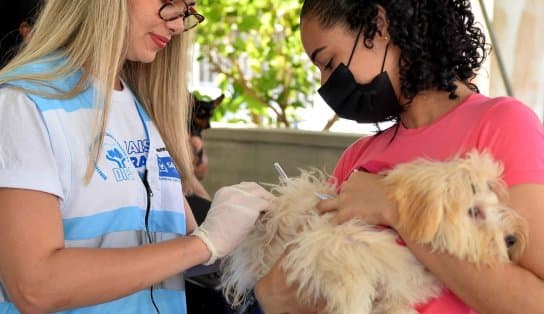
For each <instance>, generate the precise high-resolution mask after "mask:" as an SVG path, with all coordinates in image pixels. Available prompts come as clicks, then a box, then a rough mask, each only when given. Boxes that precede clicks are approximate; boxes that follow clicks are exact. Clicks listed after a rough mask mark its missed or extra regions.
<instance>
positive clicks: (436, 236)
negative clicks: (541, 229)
mask: <svg viewBox="0 0 544 314" xmlns="http://www.w3.org/2000/svg"><path fill="white" fill-rule="evenodd" d="M501 173H502V168H501V166H500V165H499V164H498V163H497V162H495V161H494V160H493V159H492V158H491V157H490V156H489V155H488V154H485V153H482V154H480V153H476V152H472V153H469V154H467V156H466V157H465V158H454V159H452V160H449V161H445V162H433V161H428V160H416V161H414V162H410V163H405V164H400V165H398V166H396V167H395V168H394V169H392V170H390V171H388V172H386V173H384V174H385V176H384V178H383V179H382V180H383V181H384V185H385V187H386V192H387V194H388V196H389V198H390V200H391V201H393V203H394V204H395V205H396V206H397V209H398V211H399V223H398V226H397V227H398V229H399V231H401V234H403V235H406V236H407V237H409V238H410V239H411V240H413V241H416V242H418V243H421V244H427V245H430V247H431V248H432V249H433V250H434V251H438V252H447V253H449V254H452V255H454V256H456V257H458V258H460V259H463V260H466V261H469V262H472V263H476V264H477V265H478V266H479V267H493V264H495V263H506V262H509V261H510V260H515V259H516V258H518V257H519V256H520V255H521V253H522V251H523V249H524V247H525V239H526V236H525V234H526V229H525V228H526V226H525V223H524V221H523V219H522V218H521V217H520V216H518V215H517V214H516V212H515V211H514V210H512V209H510V208H508V206H506V205H505V203H504V202H505V199H504V197H505V196H506V192H505V188H504V185H503V183H502V182H501V179H500V176H501ZM273 190H274V191H275V192H276V194H277V198H276V200H275V202H274V204H273V208H272V209H271V210H269V211H268V212H267V213H266V214H265V215H264V216H263V217H262V218H261V219H260V220H259V221H258V222H257V224H256V227H255V228H254V230H253V231H252V232H251V233H250V234H249V236H248V237H247V239H246V240H245V241H244V242H242V244H241V245H240V246H238V247H237V248H236V249H235V250H234V251H233V252H232V253H231V254H230V255H229V256H228V257H227V258H226V259H225V261H224V264H223V275H222V287H223V291H224V293H225V295H226V297H227V299H228V300H229V301H230V302H231V303H232V304H233V305H234V306H237V305H240V304H242V303H244V302H245V298H246V296H247V294H248V293H250V291H251V289H253V287H254V286H255V284H256V282H257V281H258V280H259V279H260V278H261V277H263V276H264V275H265V274H266V273H267V272H268V271H269V270H270V268H271V267H272V265H273V264H274V263H275V262H276V261H277V259H278V258H279V256H280V255H282V253H284V251H285V250H286V248H287V247H289V250H288V253H287V255H286V256H285V258H284V259H283V261H282V264H281V265H282V267H283V268H284V270H285V271H286V273H287V282H288V284H290V285H291V284H295V285H296V286H297V288H298V289H297V297H298V298H299V299H300V300H301V301H302V302H305V303H307V304H317V303H318V302H319V303H320V304H325V308H324V312H325V313H330V314H354V313H355V314H357V313H364V314H366V313H368V314H370V313H372V314H377V313H384V314H385V313H398V314H401V313H402V314H406V313H417V312H416V311H415V310H414V309H413V308H414V305H416V304H424V303H426V301H428V300H429V299H431V298H433V297H436V296H438V295H439V294H440V293H441V291H442V286H441V285H440V283H439V282H438V281H437V280H436V279H435V278H434V277H433V275H432V274H431V273H430V272H428V271H427V270H426V269H425V267H424V266H423V265H422V264H420V263H419V262H418V261H417V260H416V258H415V257H414V256H413V255H412V254H411V252H410V251H409V250H408V248H407V247H405V246H401V245H399V244H398V243H397V240H398V239H397V233H396V232H394V231H392V230H390V229H384V228H377V227H376V226H371V225H368V224H365V223H364V222H363V221H361V220H357V219H355V220H351V221H348V222H346V223H344V224H341V225H333V224H332V223H331V222H330V221H329V220H330V217H331V215H332V214H330V213H329V214H326V215H322V216H320V215H319V214H318V213H317V212H316V210H315V206H316V204H317V203H318V201H319V198H318V197H316V195H315V192H319V193H324V194H330V195H335V194H336V192H335V190H336V189H335V187H334V186H332V185H331V184H329V183H328V180H327V177H326V176H325V175H324V174H323V173H321V172H319V171H316V170H314V171H303V172H302V174H301V176H299V177H296V178H290V179H288V180H286V182H283V184H280V185H277V186H275V187H274V189H273Z"/></svg>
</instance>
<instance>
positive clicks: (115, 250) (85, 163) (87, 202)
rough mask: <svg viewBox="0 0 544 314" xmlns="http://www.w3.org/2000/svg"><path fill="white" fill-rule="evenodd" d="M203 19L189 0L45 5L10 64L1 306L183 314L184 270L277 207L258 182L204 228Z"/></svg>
mask: <svg viewBox="0 0 544 314" xmlns="http://www.w3.org/2000/svg"><path fill="white" fill-rule="evenodd" d="M187 1H190V0H187ZM203 19H204V17H202V16H201V15H199V14H198V13H197V11H196V9H195V3H194V2H184V1H183V0H181V1H161V0H116V1H104V0H70V1H65V0H48V1H46V3H45V5H44V7H43V9H42V13H41V14H40V16H39V18H38V20H37V22H36V25H35V27H34V29H33V31H32V32H33V34H32V37H31V39H30V40H29V42H28V43H27V45H26V47H25V48H24V49H23V50H22V51H21V52H20V53H19V54H18V55H17V56H16V57H15V58H14V59H13V60H12V61H11V62H10V63H9V64H8V65H7V66H6V67H5V68H3V69H2V70H1V71H0V313H18V312H23V313H49V312H59V311H66V312H73V313H75V312H77V313H155V312H156V313H185V312H186V306H185V293H184V287H183V275H182V273H183V272H184V271H185V270H187V269H188V268H191V267H193V266H195V265H198V264H202V263H205V264H210V263H213V262H214V261H215V260H216V259H217V258H220V257H222V256H223V255H225V254H226V253H228V252H229V251H230V250H231V249H232V248H233V247H234V246H235V245H236V244H237V243H238V242H239V241H240V240H241V239H242V238H243V237H244V236H245V234H246V233H247V231H248V230H249V229H250V228H251V227H252V225H253V224H254V222H255V220H256V218H257V216H258V215H259V212H260V211H261V210H265V209H266V207H267V206H268V198H269V194H268V193H267V192H266V191H265V190H264V189H262V188H261V187H259V186H258V185H256V184H254V183H242V184H239V185H235V186H231V187H225V188H223V189H220V190H219V191H218V192H217V193H216V195H215V198H214V200H213V203H212V208H211V210H210V213H209V214H208V217H207V219H206V221H205V222H204V223H203V224H202V225H201V226H200V227H198V228H195V227H196V224H195V222H194V218H193V215H192V213H191V210H190V208H189V207H188V206H187V204H186V201H185V199H184V197H183V189H182V186H184V183H185V182H190V181H191V179H192V178H191V176H192V173H193V171H192V169H191V161H190V153H189V148H188V145H187V129H188V128H187V123H188V119H187V115H188V106H187V103H188V94H187V90H186V88H180V87H184V86H186V85H187V82H186V78H187V77H188V64H189V62H188V60H189V59H188V56H187V50H188V48H189V34H190V32H187V31H188V30H189V29H191V28H193V27H195V26H197V25H198V24H199V23H200V22H201V21H202V20H203ZM248 204H249V205H251V207H252V208H246V207H245V206H248ZM187 234H190V235H187Z"/></svg>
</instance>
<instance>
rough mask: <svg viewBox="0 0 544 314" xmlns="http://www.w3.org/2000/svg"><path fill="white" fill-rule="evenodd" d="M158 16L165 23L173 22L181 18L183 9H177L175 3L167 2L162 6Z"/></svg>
mask: <svg viewBox="0 0 544 314" xmlns="http://www.w3.org/2000/svg"><path fill="white" fill-rule="evenodd" d="M182 6H183V5H182ZM160 16H161V18H162V19H163V20H165V21H171V20H175V19H177V18H180V17H182V16H183V9H180V8H179V7H177V6H176V4H175V3H171V2H169V3H166V4H164V5H163V7H162V9H161V11H160Z"/></svg>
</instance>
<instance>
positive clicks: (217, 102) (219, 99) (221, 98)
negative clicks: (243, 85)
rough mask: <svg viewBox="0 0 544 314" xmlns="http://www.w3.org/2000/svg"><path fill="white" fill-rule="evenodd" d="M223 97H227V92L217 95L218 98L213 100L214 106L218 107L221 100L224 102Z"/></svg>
mask: <svg viewBox="0 0 544 314" xmlns="http://www.w3.org/2000/svg"><path fill="white" fill-rule="evenodd" d="M223 99H225V94H221V96H219V97H217V98H216V99H214V100H212V104H213V108H214V109H215V108H217V106H219V104H221V102H223Z"/></svg>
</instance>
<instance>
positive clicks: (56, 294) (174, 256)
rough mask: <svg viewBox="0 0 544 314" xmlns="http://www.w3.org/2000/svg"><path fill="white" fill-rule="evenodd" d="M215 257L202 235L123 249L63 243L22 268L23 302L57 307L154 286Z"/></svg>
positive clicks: (100, 300) (23, 304) (94, 301)
mask: <svg viewBox="0 0 544 314" xmlns="http://www.w3.org/2000/svg"><path fill="white" fill-rule="evenodd" d="M208 258H209V252H208V250H207V248H206V246H205V245H204V243H203V242H202V241H201V240H200V239H198V238H196V237H185V238H178V239H175V240H171V241H167V242H162V243H157V244H152V245H147V246H142V247H137V248H123V249H83V248H81V249H79V248H67V249H60V250H57V251H55V252H54V253H52V254H51V255H50V256H49V257H47V258H45V259H43V260H42V261H41V262H40V263H39V264H38V265H36V266H35V267H33V268H32V269H33V271H30V272H28V271H27V272H26V274H21V276H20V277H19V278H18V279H19V282H18V283H17V287H18V289H19V291H17V293H16V295H17V296H18V299H19V300H16V301H19V302H16V303H19V304H18V306H21V307H25V308H30V309H37V310H38V312H40V311H44V312H54V311H59V310H63V309H68V308H74V307H81V306H86V305H91V304H98V303H103V302H107V301H111V300H114V299H118V298H120V297H123V296H126V295H129V294H131V293H134V292H136V291H139V290H142V289H144V288H146V287H150V286H151V285H152V284H154V283H157V282H160V281H162V280H164V279H166V278H168V277H170V276H172V275H175V274H177V273H179V272H182V271H184V270H186V269H188V268H190V267H192V266H194V265H197V264H200V263H202V262H204V261H206V260H207V259H208Z"/></svg>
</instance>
